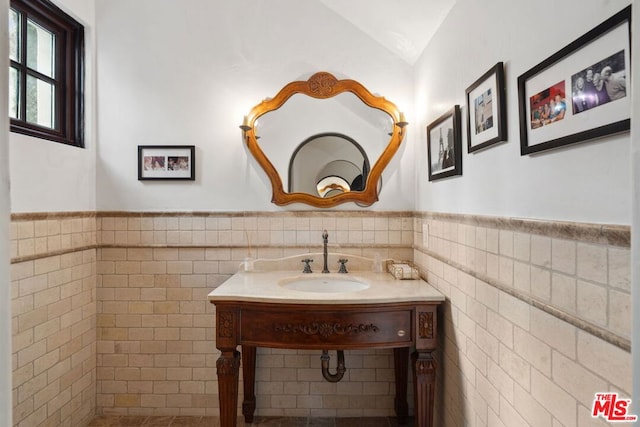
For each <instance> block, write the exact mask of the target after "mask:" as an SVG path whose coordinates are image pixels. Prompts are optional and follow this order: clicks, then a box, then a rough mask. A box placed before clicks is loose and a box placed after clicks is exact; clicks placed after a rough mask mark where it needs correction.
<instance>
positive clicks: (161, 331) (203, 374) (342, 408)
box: [97, 212, 413, 416]
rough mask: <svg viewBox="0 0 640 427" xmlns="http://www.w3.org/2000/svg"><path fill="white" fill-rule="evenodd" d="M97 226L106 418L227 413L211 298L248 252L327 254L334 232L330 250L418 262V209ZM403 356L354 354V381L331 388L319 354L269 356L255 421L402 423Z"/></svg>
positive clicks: (111, 220)
mask: <svg viewBox="0 0 640 427" xmlns="http://www.w3.org/2000/svg"><path fill="white" fill-rule="evenodd" d="M98 222H99V233H98V239H99V242H100V243H101V248H100V249H99V251H98V277H99V279H98V292H97V294H98V312H99V315H98V322H97V325H98V329H97V334H98V359H97V360H98V362H97V365H98V368H97V389H98V394H97V411H98V413H104V414H123V415H125V414H126V415H164V414H170V415H217V414H218V395H217V391H218V383H217V378H216V372H215V363H216V360H217V358H218V356H219V352H218V351H217V350H216V348H215V342H214V341H215V312H214V306H213V305H212V304H209V303H208V301H207V294H208V293H209V292H210V291H211V290H212V289H214V288H215V287H216V286H218V285H219V284H220V283H222V282H223V281H224V280H225V279H227V278H228V277H229V276H230V275H231V274H233V273H235V272H236V271H237V270H238V266H239V264H240V262H242V261H243V260H244V258H245V257H247V256H248V255H249V251H251V256H252V257H257V258H280V257H283V256H287V255H292V254H299V253H306V252H318V251H321V245H322V237H321V236H322V230H323V229H327V231H328V233H329V248H330V251H339V252H345V253H350V254H356V255H365V256H370V257H373V256H374V254H375V253H376V252H377V253H380V255H381V256H382V257H387V256H393V257H399V258H401V259H407V258H408V257H411V256H412V249H411V242H412V240H413V217H412V215H411V213H408V212H396V213H388V214H375V213H366V214H363V213H354V212H350V213H336V212H331V213H311V212H304V213H277V214H268V213H261V214H255V213H254V214H252V213H245V214H237V215H229V214H221V215H215V214H202V215H199V214H191V215H187V214H185V215H163V216H152V215H143V216H136V217H132V216H131V215H128V214H118V213H114V214H109V213H104V214H102V215H101V216H100V218H99V220H98ZM249 245H250V246H251V248H249ZM316 265H318V264H316ZM330 268H331V266H330ZM392 358H393V356H392V353H391V352H390V351H377V350H370V351H354V352H347V353H346V364H347V368H348V370H347V374H346V375H345V379H343V380H342V381H341V382H340V383H337V384H330V383H327V382H326V381H324V379H323V378H322V375H321V371H320V351H309V352H305V351H294V350H270V349H259V350H258V358H257V372H256V396H257V410H256V414H257V415H266V416H271V415H287V416H377V415H381V416H386V415H391V414H392V413H393V410H392V408H393V387H394V376H393V362H392ZM334 360H335V359H334ZM334 363H335V362H334ZM334 366H335V365H334Z"/></svg>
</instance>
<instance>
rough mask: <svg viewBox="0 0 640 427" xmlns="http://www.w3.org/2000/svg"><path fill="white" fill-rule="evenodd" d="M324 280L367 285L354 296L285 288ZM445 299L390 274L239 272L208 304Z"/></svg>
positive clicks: (427, 287)
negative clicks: (297, 283)
mask: <svg viewBox="0 0 640 427" xmlns="http://www.w3.org/2000/svg"><path fill="white" fill-rule="evenodd" d="M298 279H300V280H309V279H324V280H346V281H357V282H363V283H366V284H367V285H369V286H368V288H366V289H363V290H359V291H353V292H308V291H297V290H291V289H287V288H286V287H284V286H283V284H285V283H290V282H292V281H296V280H298ZM444 299H445V297H444V295H442V294H441V293H440V292H438V291H437V290H436V289H435V288H434V287H432V286H431V285H429V284H428V283H427V282H425V281H424V280H421V279H418V280H396V279H394V278H393V276H392V275H391V274H389V273H386V272H385V273H374V272H369V271H353V272H349V273H347V274H338V273H329V274H322V273H311V274H302V273H300V270H297V271H293V270H279V271H240V272H238V273H236V274H234V275H233V276H231V277H230V278H229V279H227V280H226V281H225V282H223V283H222V284H221V285H220V286H218V287H217V288H216V289H214V290H213V291H212V292H210V293H209V301H211V302H214V303H215V302H217V301H242V302H263V303H286V304H380V303H397V302H416V301H418V302H420V301H424V302H432V301H444Z"/></svg>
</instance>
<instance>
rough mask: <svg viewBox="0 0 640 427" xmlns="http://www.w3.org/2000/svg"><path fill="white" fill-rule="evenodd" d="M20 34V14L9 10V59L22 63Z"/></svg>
mask: <svg viewBox="0 0 640 427" xmlns="http://www.w3.org/2000/svg"><path fill="white" fill-rule="evenodd" d="M19 33H20V18H19V14H18V12H16V11H15V10H13V9H10V10H9V59H11V60H12V61H20V44H19V42H18V41H19V39H18V34H19Z"/></svg>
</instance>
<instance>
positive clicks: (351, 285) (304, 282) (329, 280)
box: [280, 276, 369, 294]
mask: <svg viewBox="0 0 640 427" xmlns="http://www.w3.org/2000/svg"><path fill="white" fill-rule="evenodd" d="M280 286H282V287H283V288H285V289H289V290H292V291H299V292H314V293H323V294H333V293H343V292H357V291H363V290H365V289H367V288H369V284H368V283H364V282H361V281H359V280H357V279H353V278H347V277H335V276H328V277H317V276H315V277H293V278H286V279H282V280H281V281H280Z"/></svg>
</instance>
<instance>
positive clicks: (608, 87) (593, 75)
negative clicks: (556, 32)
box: [518, 6, 631, 155]
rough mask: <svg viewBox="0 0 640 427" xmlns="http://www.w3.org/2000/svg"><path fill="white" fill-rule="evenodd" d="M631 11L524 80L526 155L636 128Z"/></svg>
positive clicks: (522, 132)
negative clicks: (631, 90)
mask: <svg viewBox="0 0 640 427" xmlns="http://www.w3.org/2000/svg"><path fill="white" fill-rule="evenodd" d="M630 20H631V6H629V7H627V8H626V9H623V10H622V11H620V12H618V13H617V14H615V15H614V16H612V17H611V18H609V19H607V20H606V21H604V22H603V23H602V24H600V25H598V26H597V27H595V28H594V29H592V30H591V31H589V32H588V33H586V34H584V35H583V36H581V37H580V38H578V39H577V40H575V41H574V42H572V43H571V44H569V45H567V46H566V47H564V48H563V49H561V50H560V51H558V52H557V53H555V54H554V55H552V56H550V57H549V58H547V59H546V60H544V61H543V62H541V63H540V64H538V65H536V66H535V67H533V68H532V69H530V70H529V71H527V72H526V73H524V74H522V75H521V76H520V77H518V102H519V107H520V144H521V146H520V152H521V154H522V155H526V154H532V153H537V152H540V151H544V150H549V149H552V148H557V147H561V146H565V145H568V144H574V143H578V142H583V141H587V140H591V139H594V138H600V137H603V136H606V135H611V134H614V133H618V132H623V131H627V130H629V128H630V117H631V116H630V114H631V113H630V112H631V99H630V98H631V97H630V95H629V87H628V86H629V80H630V77H631V74H630V54H631V50H630V29H631V27H630Z"/></svg>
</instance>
